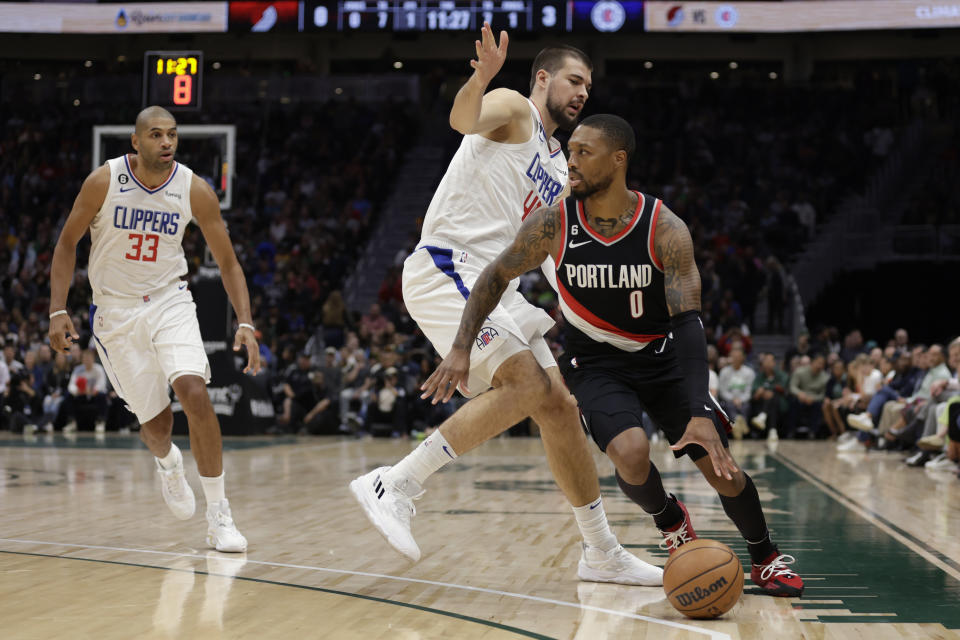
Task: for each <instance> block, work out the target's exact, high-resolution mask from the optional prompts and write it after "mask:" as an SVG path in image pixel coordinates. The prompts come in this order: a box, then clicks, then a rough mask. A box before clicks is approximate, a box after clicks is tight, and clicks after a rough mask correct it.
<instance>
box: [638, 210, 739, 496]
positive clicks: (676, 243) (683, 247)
mask: <svg viewBox="0 0 960 640" xmlns="http://www.w3.org/2000/svg"><path fill="white" fill-rule="evenodd" d="M654 251H655V252H656V254H657V257H659V259H660V262H661V263H662V264H663V286H664V289H665V290H666V297H667V309H668V310H669V312H670V325H671V329H672V332H673V339H674V343H675V346H676V351H677V360H678V361H679V363H680V370H681V371H682V372H683V384H684V385H685V386H686V388H687V397H688V400H689V403H690V414H691V416H692V417H691V418H690V422H689V423H688V424H687V429H686V431H685V432H684V434H683V437H682V438H681V439H680V440H679V441H678V442H677V443H676V444H675V445H673V446H672V447H671V448H672V449H675V450H680V449H682V448H683V447H685V446H687V445H688V444H694V443H696V444H699V445H700V446H702V447H703V448H704V449H706V451H707V453H708V454H709V455H710V460H711V461H712V462H713V470H714V472H715V473H716V474H717V476H723V477H726V478H727V479H728V480H729V479H732V478H733V474H734V473H736V472H737V466H736V463H734V461H733V458H732V457H731V456H730V452H729V451H727V449H726V448H725V447H724V446H723V442H722V441H721V440H720V436H719V435H718V434H717V430H716V428H715V427H714V425H713V420H712V417H713V416H712V414H713V411H714V409H713V403H712V402H711V400H710V392H709V390H708V388H707V386H708V384H709V379H710V377H709V376H710V374H709V372H708V365H707V340H706V336H705V335H704V333H703V321H702V320H701V319H700V272H699V271H697V263H696V260H695V259H694V253H693V240H692V239H691V238H690V231H689V230H688V229H687V225H686V224H684V222H683V220H681V219H680V218H678V217H677V216H676V215H675V214H674V213H673V212H672V211H670V210H669V209H668V208H667V207H666V206H664V205H661V207H660V215H659V218H658V220H657V228H656V230H655V235H654Z"/></svg>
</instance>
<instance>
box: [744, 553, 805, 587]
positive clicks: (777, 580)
mask: <svg viewBox="0 0 960 640" xmlns="http://www.w3.org/2000/svg"><path fill="white" fill-rule="evenodd" d="M796 561H797V559H796V558H794V557H793V556H788V555H783V554H781V553H780V552H779V551H774V552H773V553H771V554H770V555H769V556H767V561H766V562H764V563H763V564H755V565H753V569H751V570H750V579H751V580H753V584H755V585H757V586H758V587H760V588H761V589H763V590H764V591H765V592H766V593H768V594H769V595H771V596H781V597H784V598H799V597H800V596H801V595H802V594H803V579H802V578H801V577H800V576H798V575H797V574H796V573H794V572H793V571H791V570H790V567H788V566H787V565H788V564H793V563H794V562H796Z"/></svg>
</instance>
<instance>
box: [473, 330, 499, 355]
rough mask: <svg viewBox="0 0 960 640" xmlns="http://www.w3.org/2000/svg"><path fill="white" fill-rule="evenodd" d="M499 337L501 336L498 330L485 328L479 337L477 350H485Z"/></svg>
mask: <svg viewBox="0 0 960 640" xmlns="http://www.w3.org/2000/svg"><path fill="white" fill-rule="evenodd" d="M498 335H500V334H499V333H497V330H496V329H494V328H493V327H484V328H483V329H481V330H480V334H479V335H478V336H477V348H478V349H480V350H483V348H484V347H485V346H487V345H488V344H490V343H491V342H493V339H494V338H496V337H497V336H498Z"/></svg>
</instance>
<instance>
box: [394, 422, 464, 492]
mask: <svg viewBox="0 0 960 640" xmlns="http://www.w3.org/2000/svg"><path fill="white" fill-rule="evenodd" d="M456 459H457V453H456V451H454V450H453V447H451V446H450V443H449V442H447V439H446V438H444V437H443V434H442V433H440V430H439V429H438V430H436V431H434V432H433V433H431V434H430V435H429V436H427V439H426V440H424V441H423V442H421V443H420V445H419V446H418V447H417V448H416V449H414V450H413V451H411V452H410V453H409V454H407V457H406V458H404V459H403V460H401V461H400V462H398V463H397V464H395V465H393V467H392V468H391V469H390V471H388V472H387V473H386V474H385V477H384V480H385V481H388V482H393V483H399V481H400V480H402V479H404V478H412V479H413V480H416V481H417V484H420V485H423V483H424V482H425V481H426V479H427V478H429V477H430V476H431V475H432V474H433V473H434V472H435V471H438V470H439V469H440V468H441V467H443V465H445V464H447V463H448V462H453V461H454V460H456Z"/></svg>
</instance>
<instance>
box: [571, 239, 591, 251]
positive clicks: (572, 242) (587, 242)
mask: <svg viewBox="0 0 960 640" xmlns="http://www.w3.org/2000/svg"><path fill="white" fill-rule="evenodd" d="M585 244H590V241H589V240H584V241H583V242H574V241H573V240H571V241H570V244H568V245H567V246H568V247H570V248H571V249H576V248H577V247H582V246H583V245H585Z"/></svg>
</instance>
